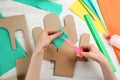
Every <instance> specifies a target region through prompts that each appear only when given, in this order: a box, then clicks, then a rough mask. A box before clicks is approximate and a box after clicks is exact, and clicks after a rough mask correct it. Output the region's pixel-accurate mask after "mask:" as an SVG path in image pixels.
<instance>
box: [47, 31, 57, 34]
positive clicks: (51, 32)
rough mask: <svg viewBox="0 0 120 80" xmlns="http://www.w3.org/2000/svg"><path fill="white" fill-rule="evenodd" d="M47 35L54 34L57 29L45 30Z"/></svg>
mask: <svg viewBox="0 0 120 80" xmlns="http://www.w3.org/2000/svg"><path fill="white" fill-rule="evenodd" d="M47 32H48V34H49V35H52V34H55V33H57V30H51V31H47Z"/></svg>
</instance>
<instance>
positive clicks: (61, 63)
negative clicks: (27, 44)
mask: <svg viewBox="0 0 120 80" xmlns="http://www.w3.org/2000/svg"><path fill="white" fill-rule="evenodd" d="M44 24H45V29H47V30H48V29H56V30H58V29H59V28H61V29H62V30H64V31H65V32H66V33H68V35H69V38H68V39H69V40H70V41H71V42H72V43H76V41H77V33H76V29H75V24H74V20H73V17H72V16H71V15H67V16H65V19H64V24H65V26H64V27H62V26H61V23H60V19H59V17H58V16H57V15H55V14H48V15H46V16H45V17H44ZM40 32H41V29H40V27H37V28H34V29H33V38H34V42H35V44H36V41H37V40H38V36H39V34H40ZM36 34H38V35H36ZM83 39H84V40H85V39H86V41H84V40H83ZM81 41H84V42H85V43H86V42H87V41H88V42H87V43H89V37H87V36H86V37H82V39H81ZM80 43H81V42H80ZM85 43H84V44H85ZM44 59H45V60H52V61H53V62H54V70H53V75H57V76H65V77H73V75H74V68H75V63H76V60H81V59H80V58H78V57H76V51H75V50H74V49H73V48H72V47H71V46H69V44H68V43H66V42H65V43H64V44H63V45H62V46H61V47H60V48H58V51H57V48H56V47H55V46H54V45H53V44H50V45H48V46H47V47H46V50H45V54H44Z"/></svg>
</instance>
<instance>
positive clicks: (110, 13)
mask: <svg viewBox="0 0 120 80" xmlns="http://www.w3.org/2000/svg"><path fill="white" fill-rule="evenodd" d="M97 1H98V4H99V7H100V10H101V12H102V15H103V17H104V20H105V23H106V27H107V29H108V33H109V34H111V35H114V34H118V35H120V8H119V7H120V0H97ZM113 48H114V50H115V53H116V56H117V58H118V61H119V62H120V49H118V48H116V47H114V46H113Z"/></svg>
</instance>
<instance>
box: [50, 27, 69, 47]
mask: <svg viewBox="0 0 120 80" xmlns="http://www.w3.org/2000/svg"><path fill="white" fill-rule="evenodd" d="M58 32H62V34H61V35H60V36H59V37H57V38H56V39H54V40H53V41H52V44H53V45H54V46H55V47H56V48H60V47H61V46H62V44H63V43H64V42H65V39H64V38H66V39H67V38H68V37H69V35H68V34H67V33H66V32H64V31H63V30H62V29H59V30H58Z"/></svg>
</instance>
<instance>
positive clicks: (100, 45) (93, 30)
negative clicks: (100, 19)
mask: <svg viewBox="0 0 120 80" xmlns="http://www.w3.org/2000/svg"><path fill="white" fill-rule="evenodd" d="M84 18H85V21H86V23H87V25H88V27H89V29H90V32H91V33H92V35H93V38H94V40H95V42H96V44H97V46H98V48H99V50H100V51H101V52H102V53H103V55H104V56H105V57H106V58H107V60H108V62H109V64H110V66H111V68H112V70H113V72H115V71H116V68H115V65H114V64H113V62H112V60H111V58H110V56H109V54H108V52H107V50H106V48H105V46H104V44H103V42H102V40H101V38H100V36H99V34H98V32H97V30H96V28H95V25H94V24H93V22H92V20H91V17H90V15H89V14H86V15H85V16H84Z"/></svg>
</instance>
